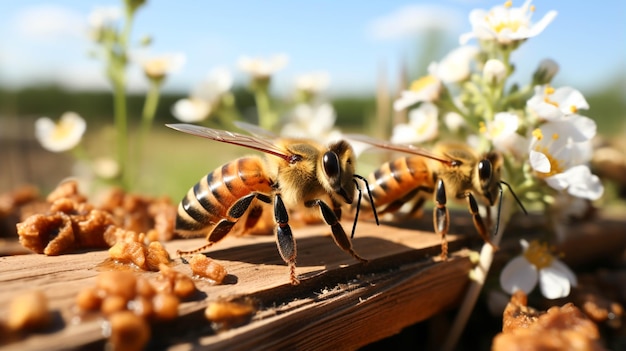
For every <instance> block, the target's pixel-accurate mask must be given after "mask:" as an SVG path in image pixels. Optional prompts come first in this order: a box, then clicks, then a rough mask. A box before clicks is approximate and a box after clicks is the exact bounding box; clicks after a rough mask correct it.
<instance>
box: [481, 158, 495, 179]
mask: <svg viewBox="0 0 626 351" xmlns="http://www.w3.org/2000/svg"><path fill="white" fill-rule="evenodd" d="M491 172H492V170H491V162H489V160H481V161H480V162H479V163H478V177H479V178H480V180H481V181H482V182H489V181H490V180H491Z"/></svg>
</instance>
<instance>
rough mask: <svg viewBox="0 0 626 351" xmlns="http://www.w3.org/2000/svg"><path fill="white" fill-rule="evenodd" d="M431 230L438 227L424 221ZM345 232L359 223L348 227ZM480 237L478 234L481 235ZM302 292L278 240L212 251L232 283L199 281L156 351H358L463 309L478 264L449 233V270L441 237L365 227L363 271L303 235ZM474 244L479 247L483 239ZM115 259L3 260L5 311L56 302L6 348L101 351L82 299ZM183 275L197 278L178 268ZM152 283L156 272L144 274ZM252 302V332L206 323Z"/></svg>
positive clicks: (319, 229) (241, 240) (324, 239)
mask: <svg viewBox="0 0 626 351" xmlns="http://www.w3.org/2000/svg"><path fill="white" fill-rule="evenodd" d="M423 222H426V223H427V224H428V222H429V221H422V223H423ZM344 226H345V227H346V228H349V227H350V223H347V222H346V223H344ZM472 234H473V233H472ZM295 236H296V240H297V245H298V246H297V247H298V259H297V264H298V268H297V274H298V275H299V278H300V279H301V284H300V285H299V286H292V285H290V284H289V278H288V269H287V267H286V266H285V264H284V263H283V262H282V260H281V259H280V256H279V255H278V252H277V249H276V244H275V242H274V239H273V237H272V236H246V237H227V238H225V239H224V241H223V242H220V243H219V244H217V245H216V246H214V247H213V249H212V250H211V251H209V252H208V256H210V257H212V258H214V259H216V260H218V261H219V262H220V263H221V264H222V265H224V266H225V267H226V269H227V270H228V272H229V276H228V277H227V278H226V281H225V283H224V284H223V285H219V286H213V285H210V284H209V283H208V282H206V281H201V280H198V281H196V285H197V287H198V288H199V290H200V291H201V292H200V293H198V294H196V296H194V298H193V299H191V300H189V301H185V302H183V303H182V304H181V306H180V307H179V314H180V317H179V318H178V319H177V320H176V321H175V322H173V323H162V324H158V325H154V326H153V334H154V336H153V339H152V344H151V345H150V346H151V348H156V349H168V348H169V349H174V350H184V349H191V348H207V349H230V350H235V349H240V350H250V349H285V348H290V349H291V348H297V349H311V348H313V347H315V348H316V349H337V348H341V349H345V348H348V349H353V348H357V347H359V346H362V345H366V344H368V343H371V342H373V341H376V340H379V339H382V338H384V337H387V336H390V335H393V334H395V333H397V332H399V331H400V330H401V329H402V328H404V327H406V326H409V325H411V324H414V323H415V322H418V321H421V320H424V319H427V318H429V317H431V316H433V315H434V314H436V313H438V312H440V311H442V310H445V309H449V308H451V307H453V306H455V304H457V303H458V301H459V299H460V298H461V296H462V293H463V290H464V287H465V286H466V284H467V274H468V271H469V269H470V268H471V263H470V261H469V259H468V258H467V254H468V251H467V250H464V249H462V248H463V247H464V246H465V245H467V244H468V242H469V240H468V238H466V237H457V236H453V235H450V236H449V241H450V249H451V250H450V251H451V252H455V251H456V252H455V254H454V256H453V257H451V258H450V259H449V260H448V261H447V262H444V263H442V262H437V261H438V259H437V257H438V255H439V253H440V239H439V237H437V236H436V235H434V234H432V233H427V232H422V231H417V230H414V229H407V228H399V227H392V226H386V225H382V226H380V227H377V226H375V225H374V224H372V223H367V222H362V223H360V224H359V227H358V231H357V237H356V238H355V239H354V241H353V245H354V248H355V250H356V251H357V252H358V253H359V254H360V255H361V256H363V257H366V258H368V259H369V260H370V262H369V263H368V264H366V265H363V264H361V263H359V262H357V261H356V260H354V259H352V258H351V257H350V256H349V255H348V254H346V253H344V252H343V251H341V249H339V248H338V247H337V246H336V245H335V244H334V242H333V240H332V238H331V236H330V235H329V229H328V227H327V226H310V227H306V228H298V229H295ZM471 240H472V241H474V242H479V239H477V236H472V237H471ZM203 243H204V239H190V240H175V241H171V242H168V243H166V245H165V246H166V248H167V250H168V251H169V252H170V254H171V255H172V257H175V252H176V250H177V249H183V250H184V249H193V248H196V247H198V246H200V245H202V244H203ZM107 257H108V253H107V252H106V251H92V252H83V253H76V254H68V255H62V256H57V257H47V256H44V255H20V256H7V257H0V311H5V310H6V307H7V305H8V302H9V301H10V299H11V298H13V297H15V296H16V295H17V294H19V293H20V292H23V291H28V290H33V289H39V290H42V291H43V292H44V293H45V294H46V296H47V297H48V299H49V305H50V309H51V310H52V313H53V314H54V316H55V318H54V319H55V325H54V327H53V328H52V329H51V330H49V331H47V332H44V333H35V334H31V335H29V336H28V337H26V338H23V339H21V340H18V341H15V342H12V343H10V344H7V345H4V346H3V347H2V348H3V349H6V350H50V349H67V348H82V349H90V348H94V347H96V348H100V349H101V348H102V346H103V345H104V338H103V336H102V333H101V322H102V321H101V320H100V319H98V318H92V319H90V320H80V319H79V318H78V317H77V316H76V314H75V313H74V299H75V296H76V294H77V293H78V292H79V291H80V290H81V289H83V288H84V287H87V286H91V285H93V284H94V281H95V276H96V275H97V274H98V273H99V270H101V269H99V268H98V265H99V264H100V263H101V262H103V261H104V260H105V259H106V258H107ZM175 268H176V269H177V270H180V271H182V272H186V273H190V269H189V267H188V266H187V265H184V264H182V263H181V262H180V260H178V259H177V260H175ZM140 274H143V275H145V276H148V277H150V276H155V275H156V274H157V273H152V272H142V273H140ZM238 297H249V298H251V299H252V301H254V302H255V303H256V304H257V305H258V306H259V310H258V311H257V313H256V314H255V315H254V316H253V317H252V319H251V321H250V322H249V323H247V324H246V325H243V326H241V327H238V328H233V329H230V330H226V331H222V332H219V333H216V332H215V331H214V330H213V329H212V328H211V325H210V323H209V322H207V321H206V319H205V318H204V315H203V313H204V308H205V307H206V305H207V303H208V302H209V301H212V300H221V299H234V298H238Z"/></svg>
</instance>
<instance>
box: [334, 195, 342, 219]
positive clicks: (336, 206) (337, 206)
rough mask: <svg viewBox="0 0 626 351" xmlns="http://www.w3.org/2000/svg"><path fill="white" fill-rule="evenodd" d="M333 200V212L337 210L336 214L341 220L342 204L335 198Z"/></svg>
mask: <svg viewBox="0 0 626 351" xmlns="http://www.w3.org/2000/svg"><path fill="white" fill-rule="evenodd" d="M332 201H333V212H335V216H337V220H341V204H340V203H339V202H337V201H335V200H334V199H333V200H332Z"/></svg>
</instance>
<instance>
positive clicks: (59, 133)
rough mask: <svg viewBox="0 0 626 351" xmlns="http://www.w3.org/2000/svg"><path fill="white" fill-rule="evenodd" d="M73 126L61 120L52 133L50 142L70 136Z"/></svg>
mask: <svg viewBox="0 0 626 351" xmlns="http://www.w3.org/2000/svg"><path fill="white" fill-rule="evenodd" d="M73 130H74V124H73V123H72V122H68V121H64V120H61V121H59V124H57V125H56V127H55V128H54V131H53V132H52V140H55V141H56V140H64V139H66V138H67V137H68V136H69V135H71V134H72V131H73Z"/></svg>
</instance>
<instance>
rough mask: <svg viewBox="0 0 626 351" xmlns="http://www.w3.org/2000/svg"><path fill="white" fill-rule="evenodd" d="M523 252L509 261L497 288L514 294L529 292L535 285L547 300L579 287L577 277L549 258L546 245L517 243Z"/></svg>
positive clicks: (552, 258) (522, 241)
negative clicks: (518, 291)
mask: <svg viewBox="0 0 626 351" xmlns="http://www.w3.org/2000/svg"><path fill="white" fill-rule="evenodd" d="M520 244H521V245H522V247H523V248H524V252H523V253H522V254H521V255H520V256H517V257H515V258H514V259H512V260H511V261H510V262H509V263H507V265H506V266H505V267H504V269H503V270H502V272H501V273H500V286H501V287H502V289H503V290H504V291H506V292H507V293H509V294H513V293H514V292H515V291H517V290H521V291H523V292H525V293H527V294H528V293H530V292H531V291H532V290H533V289H534V288H535V286H536V285H537V282H539V287H540V289H541V294H542V295H543V296H544V297H546V298H548V299H558V298H562V297H566V296H568V295H569V293H570V289H571V287H572V286H576V285H577V284H578V282H577V279H576V275H575V274H574V272H572V271H571V270H570V269H569V267H567V266H566V265H565V264H564V263H563V262H561V261H559V260H558V259H557V258H556V257H554V256H552V255H551V254H550V252H549V250H548V247H547V245H546V244H541V243H539V242H538V241H531V242H530V244H529V243H528V242H527V241H526V240H523V239H522V240H520Z"/></svg>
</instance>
